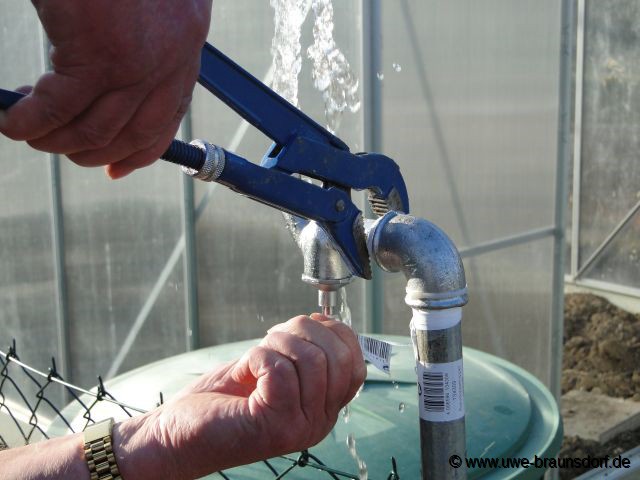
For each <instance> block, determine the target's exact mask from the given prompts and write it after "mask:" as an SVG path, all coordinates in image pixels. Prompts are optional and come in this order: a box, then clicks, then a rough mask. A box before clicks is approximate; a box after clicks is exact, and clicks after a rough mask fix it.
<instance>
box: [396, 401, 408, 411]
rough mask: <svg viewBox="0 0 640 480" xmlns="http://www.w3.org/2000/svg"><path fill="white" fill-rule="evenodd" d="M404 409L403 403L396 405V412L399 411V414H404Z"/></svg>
mask: <svg viewBox="0 0 640 480" xmlns="http://www.w3.org/2000/svg"><path fill="white" fill-rule="evenodd" d="M405 407H406V405H405V404H404V402H400V403H399V404H398V411H399V412H400V413H404V409H405Z"/></svg>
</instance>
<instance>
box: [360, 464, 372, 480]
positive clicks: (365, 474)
mask: <svg viewBox="0 0 640 480" xmlns="http://www.w3.org/2000/svg"><path fill="white" fill-rule="evenodd" d="M368 478H369V471H368V470H367V464H366V463H364V460H362V459H361V460H359V461H358V479H359V480H367V479H368Z"/></svg>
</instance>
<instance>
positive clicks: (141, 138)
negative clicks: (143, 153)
mask: <svg viewBox="0 0 640 480" xmlns="http://www.w3.org/2000/svg"><path fill="white" fill-rule="evenodd" d="M159 136H160V134H159V133H158V132H154V131H151V130H147V131H144V130H136V131H135V132H131V136H130V145H131V147H132V148H133V149H134V150H135V151H140V150H147V149H148V148H151V147H153V146H154V145H155V144H156V142H157V141H158V138H159Z"/></svg>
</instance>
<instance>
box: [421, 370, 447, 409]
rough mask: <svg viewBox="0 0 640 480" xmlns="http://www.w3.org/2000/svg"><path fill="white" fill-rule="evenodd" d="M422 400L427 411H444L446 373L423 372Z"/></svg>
mask: <svg viewBox="0 0 640 480" xmlns="http://www.w3.org/2000/svg"><path fill="white" fill-rule="evenodd" d="M422 387H423V389H424V390H423V394H422V401H423V402H424V409H425V411H427V412H444V373H442V372H423V373H422Z"/></svg>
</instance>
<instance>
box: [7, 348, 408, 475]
mask: <svg viewBox="0 0 640 480" xmlns="http://www.w3.org/2000/svg"><path fill="white" fill-rule="evenodd" d="M56 389H57V391H56ZM158 395H159V402H158V405H160V404H162V402H163V396H162V393H161V392H159V394H158ZM102 402H109V403H112V404H115V405H117V406H118V407H119V408H120V409H121V410H122V411H123V412H124V413H125V414H126V415H127V416H129V417H132V416H133V415H134V414H136V413H145V412H146V411H145V410H144V409H141V408H137V407H134V406H131V405H127V404H126V403H123V402H120V401H118V400H117V399H116V398H115V397H114V396H113V395H111V394H110V393H109V392H108V391H107V390H106V388H105V386H104V382H103V381H102V378H101V377H98V385H97V387H96V389H95V391H90V390H86V389H83V388H81V387H78V386H76V385H73V384H71V383H68V382H66V381H65V380H64V378H63V377H62V375H61V374H60V372H58V370H57V367H56V361H55V358H53V357H52V358H51V365H50V367H49V371H48V372H46V373H45V372H42V371H40V370H37V369H35V368H33V367H32V366H29V365H28V364H26V363H24V362H23V361H22V360H20V357H19V356H18V351H17V348H16V341H15V340H13V342H12V344H11V345H10V346H9V349H8V351H7V352H4V351H0V415H6V416H7V417H8V418H9V419H10V420H9V423H10V424H12V426H13V427H14V428H15V431H16V432H17V435H18V437H19V442H20V443H22V444H24V445H29V444H31V443H35V442H37V441H40V440H42V439H49V438H50V433H49V432H48V426H49V425H50V424H51V423H52V422H53V421H56V422H62V423H63V424H64V426H65V427H66V429H67V431H68V432H69V433H75V432H76V431H82V430H84V429H85V428H87V427H88V426H89V425H91V424H94V423H96V421H100V420H102V418H94V416H95V409H96V406H97V405H99V404H100V403H102ZM71 405H73V406H75V407H80V410H81V412H82V419H83V422H82V423H83V425H82V428H81V429H78V427H77V426H76V427H74V425H73V422H72V419H69V418H66V417H65V414H64V410H65V409H67V408H69V407H70V406H71ZM72 410H73V411H76V410H77V408H73V409H72ZM25 417H28V418H26V420H25ZM45 418H46V420H44V419H45ZM14 443H15V442H14ZM9 445H10V442H9V441H8V440H7V439H6V438H5V436H3V432H2V430H0V451H2V450H5V449H8V448H9ZM12 446H15V445H12ZM259 465H260V468H262V469H263V470H264V474H263V473H262V472H260V475H261V478H268V477H269V476H272V477H273V478H274V479H275V480H278V479H282V478H286V477H289V478H290V477H291V476H292V472H294V471H297V470H298V471H299V470H300V469H306V470H314V471H316V472H318V475H316V477H313V478H327V479H329V478H331V479H333V480H341V479H354V480H359V479H361V478H363V477H361V476H360V475H359V474H352V473H349V472H345V471H342V470H339V469H336V468H332V467H331V466H330V465H328V464H326V463H325V462H323V461H322V460H320V458H318V456H317V455H315V454H314V453H312V452H310V451H309V450H303V451H301V452H300V453H299V454H298V455H297V456H295V457H294V456H290V455H283V456H280V457H277V458H274V459H270V460H263V461H262V462H261V463H260V464H259ZM390 470H391V471H390V473H389V474H388V475H387V474H385V475H386V477H380V478H386V480H400V477H399V475H398V473H397V466H396V461H395V459H394V458H391V465H390ZM216 474H217V475H218V476H219V477H221V478H223V479H225V480H233V478H234V475H233V471H219V472H216ZM262 475H264V476H262ZM309 478H311V477H309ZM364 478H370V477H368V476H367V477H364Z"/></svg>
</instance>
